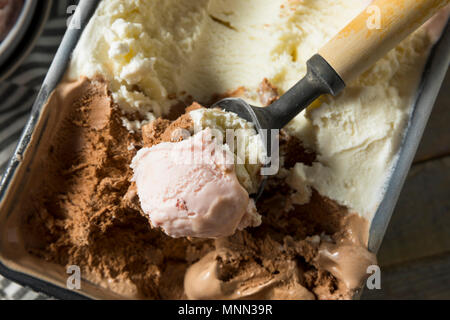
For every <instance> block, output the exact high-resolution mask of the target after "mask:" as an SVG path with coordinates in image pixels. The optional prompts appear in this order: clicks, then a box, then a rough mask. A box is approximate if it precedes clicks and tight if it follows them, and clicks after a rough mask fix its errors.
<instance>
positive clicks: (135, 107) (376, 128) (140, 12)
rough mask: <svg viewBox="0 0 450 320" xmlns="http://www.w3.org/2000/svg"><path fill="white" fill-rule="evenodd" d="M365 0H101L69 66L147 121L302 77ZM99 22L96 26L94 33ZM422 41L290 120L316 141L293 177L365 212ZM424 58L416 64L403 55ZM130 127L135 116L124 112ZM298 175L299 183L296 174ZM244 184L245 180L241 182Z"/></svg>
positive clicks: (399, 121)
mask: <svg viewBox="0 0 450 320" xmlns="http://www.w3.org/2000/svg"><path fill="white" fill-rule="evenodd" d="M368 4H370V1H369V0H365V1H361V0H348V1H336V0H320V1H286V0H265V1H260V0H247V1H241V0H227V1H225V0H196V1H175V0H172V1H156V0H155V1H134V0H133V1H131V0H126V1H103V2H102V3H101V4H100V7H99V8H98V10H97V12H96V14H95V16H94V18H93V19H92V20H91V21H90V23H89V26H88V27H87V30H86V32H84V33H83V36H82V38H81V42H80V44H79V45H78V46H77V49H76V50H75V52H74V56H73V59H72V64H71V67H70V69H69V75H70V77H72V78H78V76H80V75H88V76H94V75H95V74H97V73H99V74H102V75H104V76H105V77H106V78H107V79H108V80H109V81H110V83H111V85H110V86H111V90H112V94H113V98H114V100H115V101H116V102H117V103H118V104H119V105H120V106H121V107H122V109H123V110H124V111H125V112H128V113H133V112H138V113H141V114H142V115H143V116H142V117H143V119H142V120H143V121H151V120H152V119H154V117H159V116H161V115H164V114H167V113H168V112H169V111H170V108H171V106H172V105H175V104H177V103H180V101H184V100H185V99H187V98H188V96H192V97H193V98H194V99H195V100H197V101H200V102H206V103H207V102H208V101H211V100H212V99H213V97H214V96H215V95H216V94H222V93H224V92H229V91H231V90H235V89H236V88H238V87H241V86H242V87H245V90H244V98H245V99H247V101H249V102H250V103H252V104H254V105H260V102H259V101H258V99H257V92H258V85H259V84H260V83H261V81H262V80H263V79H264V78H267V79H268V80H269V81H270V83H271V84H273V85H274V86H275V87H277V88H278V89H279V91H280V93H283V92H285V91H286V90H288V89H289V88H290V87H291V86H292V85H294V84H295V83H296V82H297V81H298V80H299V79H300V78H302V77H303V76H304V75H305V74H306V61H307V60H308V59H309V58H310V57H311V56H312V55H313V54H315V53H316V52H317V51H318V50H319V49H320V48H321V47H322V46H323V45H324V44H325V43H326V42H327V41H328V40H329V39H331V38H332V37H333V36H334V35H335V34H336V33H337V32H338V31H339V30H340V29H342V28H343V27H344V26H345V25H346V24H347V23H348V22H349V21H350V20H351V19H352V18H353V17H355V16H356V15H357V14H358V13H359V12H361V10H363V9H364V8H365V7H366V6H367V5H368ZM94 30H95V31H94ZM428 49H429V40H428V37H427V36H426V35H424V32H423V31H419V32H417V33H416V35H415V36H412V37H410V38H409V39H407V40H406V41H404V42H403V43H402V44H401V45H400V46H399V47H398V48H397V49H396V50H393V51H392V52H391V53H389V55H388V56H387V57H385V58H384V59H383V60H381V61H380V62H379V63H377V64H376V65H375V66H374V67H373V68H371V70H369V71H368V72H366V73H365V74H364V75H362V76H361V77H360V78H359V79H358V80H357V81H355V82H354V83H352V84H350V85H349V86H348V88H347V89H346V90H345V92H344V93H343V94H341V95H340V96H339V97H336V98H333V97H324V98H322V99H320V100H319V101H317V102H316V103H315V106H313V107H310V108H309V109H308V110H307V111H306V112H303V113H302V114H300V115H299V116H297V117H296V119H294V120H293V121H292V123H291V124H290V125H289V126H288V127H287V131H288V133H289V134H291V135H293V136H295V137H298V138H300V139H301V140H302V141H303V143H304V144H305V145H306V146H307V147H309V148H311V149H312V150H314V151H315V152H316V153H317V154H318V155H319V157H318V161H317V162H315V163H314V164H313V166H310V167H309V166H305V165H303V164H299V165H298V166H296V167H295V168H294V169H292V170H291V173H290V177H288V179H289V181H290V184H291V185H292V186H294V187H295V186H296V187H295V188H297V189H301V190H300V192H299V194H298V195H297V198H298V199H300V198H302V199H300V200H298V201H300V202H305V201H307V199H308V190H310V188H315V189H317V190H318V191H319V192H320V193H321V194H323V195H325V196H327V197H329V198H331V199H334V200H336V201H338V202H339V203H341V204H343V205H346V206H348V207H349V208H351V209H352V210H354V211H356V212H358V213H359V214H361V215H362V216H364V217H366V218H367V219H369V220H371V219H372V217H373V215H374V213H375V211H376V209H377V207H378V204H379V203H380V201H381V199H382V197H383V193H384V191H383V190H384V186H385V184H386V181H387V180H388V178H389V175H390V172H391V170H392V168H393V166H394V164H395V159H396V154H397V151H398V149H399V146H400V142H401V140H402V133H403V132H404V129H405V127H406V125H407V123H408V119H409V115H410V112H411V102H412V99H413V98H414V92H415V90H416V88H417V84H418V81H419V79H420V75H421V70H422V67H423V65H424V63H425V59H426V54H425V53H426V52H427V50H428ZM418 56H421V57H423V59H421V60H420V63H418V64H417V62H416V65H415V66H411V65H410V63H409V61H412V60H414V61H417V57H418ZM124 123H125V124H126V125H127V126H128V127H129V128H130V129H135V128H139V127H140V123H139V122H136V121H134V122H131V121H127V120H126V119H125V120H124ZM296 177H300V178H301V179H302V180H301V181H300V180H299V181H294V180H295V179H296ZM247 187H248V186H247Z"/></svg>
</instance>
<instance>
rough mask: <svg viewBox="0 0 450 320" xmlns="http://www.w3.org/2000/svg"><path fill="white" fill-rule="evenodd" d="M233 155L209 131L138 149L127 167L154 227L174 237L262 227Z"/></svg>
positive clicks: (224, 233)
mask: <svg viewBox="0 0 450 320" xmlns="http://www.w3.org/2000/svg"><path fill="white" fill-rule="evenodd" d="M233 159H234V155H233V153H231V152H230V151H229V150H228V149H227V147H226V146H225V145H220V144H217V143H216V140H215V139H214V138H213V136H212V132H211V130H210V129H205V130H203V131H201V132H199V133H197V134H196V135H194V136H193V137H190V138H188V139H186V140H184V141H181V142H176V143H161V144H158V145H156V146H153V147H151V148H144V149H141V150H140V151H139V152H138V153H137V155H136V157H135V158H134V159H133V162H132V165H131V167H132V168H133V170H134V177H133V181H135V182H136V185H137V190H138V195H139V199H140V202H141V207H142V210H143V211H144V212H145V213H146V214H147V215H148V216H149V218H150V221H151V223H152V225H153V226H155V227H161V228H162V229H163V230H164V232H165V233H167V234H168V235H169V236H171V237H175V238H176V237H197V238H220V237H226V236H230V235H232V234H234V233H235V232H236V230H237V229H239V230H242V229H244V228H246V227H249V226H258V225H260V224H261V217H260V216H259V214H258V213H257V212H256V207H255V204H254V201H253V200H252V199H250V198H249V194H248V192H247V191H246V190H245V189H244V188H243V187H242V186H241V184H240V183H239V181H238V179H237V177H236V172H235V167H234V162H233ZM230 160H231V161H230Z"/></svg>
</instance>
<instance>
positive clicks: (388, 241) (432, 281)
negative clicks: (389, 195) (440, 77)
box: [362, 72, 450, 299]
mask: <svg viewBox="0 0 450 320" xmlns="http://www.w3.org/2000/svg"><path fill="white" fill-rule="evenodd" d="M449 106H450V72H449V73H448V74H447V77H446V79H445V82H444V84H443V86H442V89H441V92H440V95H439V97H438V99H437V101H436V105H435V107H434V110H433V113H432V115H431V117H430V120H429V122H428V126H427V129H426V131H425V134H424V137H423V140H422V142H421V145H420V147H419V150H418V153H417V155H416V159H415V163H414V165H413V166H412V168H411V171H410V173H409V175H408V179H407V180H406V183H405V186H404V188H403V191H402V194H401V196H400V199H399V202H398V204H397V207H396V209H395V211H394V214H393V216H392V220H391V223H390V225H389V228H388V230H387V233H386V236H385V238H384V240H383V244H382V246H381V249H380V252H379V254H378V260H379V264H380V267H381V290H365V292H364V294H363V297H362V298H363V299H450V110H449Z"/></svg>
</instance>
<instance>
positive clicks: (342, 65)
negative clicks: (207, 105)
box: [213, 0, 449, 194]
mask: <svg viewBox="0 0 450 320" xmlns="http://www.w3.org/2000/svg"><path fill="white" fill-rule="evenodd" d="M448 3H449V0H395V1H394V0H375V1H373V2H372V3H371V5H370V6H369V7H368V8H367V9H366V10H364V11H363V12H362V13H361V14H360V15H359V16H357V17H356V18H355V19H354V20H353V21H352V22H350V23H349V24H348V25H347V26H346V27H345V28H344V29H343V30H342V31H340V32H339V33H338V34H337V35H336V36H335V37H334V38H333V39H332V40H330V41H329V42H328V43H327V44H326V45H325V46H324V47H323V48H322V49H321V50H319V52H318V54H316V55H314V56H313V57H312V58H311V59H310V60H309V61H308V62H307V67H308V71H307V74H306V76H305V77H304V78H303V79H301V80H300V81H299V82H298V83H297V84H296V85H294V87H292V88H291V89H290V90H289V91H287V92H286V93H285V94H284V95H282V96H281V97H280V98H279V99H278V100H277V101H275V102H274V103H272V104H271V105H270V106H268V107H265V108H259V107H254V106H251V105H249V104H248V103H247V102H245V101H244V100H242V99H238V98H228V99H224V100H221V101H219V102H217V103H216V104H215V105H213V107H219V108H222V109H224V110H226V111H229V112H234V113H236V114H238V115H239V116H240V117H242V118H244V119H246V120H247V121H250V122H253V123H254V125H255V128H256V129H257V130H258V131H259V132H260V133H262V134H261V136H262V137H263V138H264V139H265V141H264V145H266V146H267V151H268V155H269V156H270V154H271V150H270V149H271V143H269V142H270V141H271V137H270V133H271V132H270V130H269V129H281V128H283V127H284V126H286V125H287V124H288V123H289V122H290V121H291V120H292V119H293V118H294V117H295V116H296V115H297V114H299V113H300V112H301V111H303V110H304V109H305V108H306V107H308V106H309V105H310V104H311V103H312V102H314V101H315V100H316V99H317V98H319V97H320V96H321V95H323V94H331V95H337V94H339V93H340V92H341V91H342V90H343V89H344V88H345V87H346V84H348V83H350V82H351V81H352V80H354V79H355V78H356V77H357V76H358V75H360V74H361V73H363V72H364V71H366V70H367V69H368V68H369V67H371V66H372V65H373V64H374V63H375V62H376V61H378V60H379V59H381V58H382V57H383V56H384V55H385V54H386V53H388V52H389V51H390V50H391V49H393V48H394V47H395V46H396V45H397V44H398V43H399V42H401V41H402V40H403V39H405V38H406V37H407V36H408V35H409V34H410V33H412V32H413V31H414V30H416V29H418V28H419V27H420V26H421V25H422V24H424V23H425V22H426V21H427V20H428V19H429V18H430V17H431V16H432V15H433V14H435V13H436V12H437V11H438V10H439V9H441V8H443V7H444V6H446V5H448ZM266 130H267V131H266ZM263 187H264V183H262V184H261V186H260V189H262V188H263ZM260 191H261V190H260ZM260 193H261V192H260ZM260 193H259V194H260Z"/></svg>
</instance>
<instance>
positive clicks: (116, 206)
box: [23, 78, 375, 299]
mask: <svg viewBox="0 0 450 320" xmlns="http://www.w3.org/2000/svg"><path fill="white" fill-rule="evenodd" d="M265 96H266V94H262V97H265ZM49 105H50V106H51V107H53V108H60V109H61V110H62V111H63V114H62V115H61V118H60V120H59V122H60V124H59V128H58V130H56V131H55V134H54V138H53V141H52V142H51V143H50V144H49V147H48V150H47V154H46V155H45V156H44V157H42V159H40V160H39V163H40V169H41V175H40V179H39V180H36V181H34V182H33V185H36V186H39V188H33V190H32V191H31V199H32V201H31V202H30V204H29V206H28V207H27V211H28V214H27V216H26V219H24V221H23V230H24V231H25V232H24V238H25V239H26V243H27V248H28V251H29V252H30V253H31V254H33V255H36V256H38V257H41V258H44V259H46V260H47V261H49V262H53V263H56V264H60V265H73V264H75V265H79V266H81V268H82V275H83V277H84V278H85V279H87V280H89V281H91V282H93V283H96V284H98V285H100V286H103V287H107V288H109V289H111V290H112V291H114V292H116V293H118V294H120V295H121V296H122V297H124V298H146V299H180V298H206V299H214V298H224V299H246V298H254V299H256V298H258V299H266V298H267V299H269V298H270V299H272V298H273V299H315V298H319V299H329V298H351V297H352V295H353V294H354V290H355V289H357V288H358V287H359V284H360V283H361V281H362V278H363V276H364V275H365V268H366V266H367V265H368V264H373V263H375V258H374V256H373V255H371V254H369V253H368V252H367V250H366V249H365V248H366V245H367V225H368V224H367V222H366V221H364V219H363V218H360V217H359V216H357V215H352V214H350V213H349V212H348V210H347V209H346V208H344V207H342V206H339V205H338V204H336V203H335V202H334V201H332V200H329V199H327V198H324V197H322V196H320V195H319V194H318V193H317V192H314V193H313V200H312V201H311V202H310V203H309V204H307V205H304V206H297V205H293V204H292V203H291V202H290V200H289V197H286V195H289V194H291V193H293V192H294V191H293V190H292V189H290V187H289V186H288V185H287V184H286V183H285V182H284V180H283V179H273V180H272V181H271V183H270V187H269V188H268V189H267V190H266V192H265V194H264V195H263V197H262V200H261V201H260V202H258V210H259V212H261V214H262V216H263V223H262V225H261V227H259V228H255V229H247V230H244V231H238V232H237V233H236V234H235V235H234V236H232V237H230V238H222V239H219V240H216V241H213V240H205V239H187V238H180V239H174V238H171V237H169V236H167V235H165V234H164V232H162V231H161V230H159V229H157V228H152V227H151V224H150V222H149V221H148V219H147V217H146V216H145V215H144V214H143V212H142V211H141V209H140V203H139V200H138V198H137V194H136V188H135V186H134V184H133V183H132V182H131V176H132V170H131V168H130V166H129V164H130V163H131V159H132V158H133V157H134V155H135V154H136V152H137V151H138V149H140V148H142V147H144V146H146V147H151V146H152V145H157V144H158V143H161V142H170V141H173V137H174V135H173V132H174V131H176V130H177V129H179V128H186V129H189V128H191V127H192V125H193V123H192V120H191V119H190V117H189V111H191V110H192V109H196V108H197V109H198V108H200V107H201V106H199V105H198V104H194V105H193V106H191V107H190V108H188V111H187V113H186V114H184V115H182V116H181V117H180V118H179V119H177V120H175V121H170V120H167V119H162V118H161V119H158V120H156V121H154V122H152V123H150V124H148V125H146V126H144V127H143V130H142V133H130V132H129V131H128V130H126V129H125V128H124V127H123V126H122V122H121V116H122V114H121V111H120V110H119V108H118V107H117V106H116V105H115V104H114V103H113V102H112V99H111V97H110V95H109V93H108V90H107V85H106V82H105V81H104V80H102V79H100V78H98V79H94V80H88V79H87V78H82V79H80V80H79V81H77V82H74V83H63V84H61V85H60V86H59V87H58V89H57V90H56V91H55V92H54V93H53V95H52V97H51V98H50V101H49ZM281 142H282V145H281V149H282V153H283V155H284V156H285V158H286V159H285V163H286V164H287V166H288V167H289V165H290V164H293V163H297V162H302V163H305V164H306V165H308V164H311V161H312V160H313V159H314V154H313V153H312V152H311V151H307V150H306V149H304V148H303V147H302V146H301V143H300V142H299V141H298V140H296V139H295V138H292V137H289V136H288V135H286V134H282V140H281ZM349 222H355V223H349ZM355 237H356V238H355ZM347 248H351V250H353V252H357V251H361V252H363V255H362V257H366V258H365V259H364V258H363V259H362V258H361V256H360V255H355V256H354V257H352V256H351V255H346V256H345V259H355V261H354V263H350V264H346V263H345V261H333V258H330V257H329V255H328V254H326V253H325V252H327V250H328V251H333V252H336V251H337V252H339V251H340V250H347ZM333 257H334V256H333ZM349 265H351V266H352V267H353V268H354V269H352V270H351V272H349V270H348V266H349ZM208 268H213V269H214V270H215V272H214V273H212V275H215V278H212V279H211V281H207V282H205V281H203V282H197V281H196V279H197V278H198V277H199V275H200V274H201V273H202V272H203V271H204V270H205V269H208ZM187 270H189V271H188V272H187V273H186V271H187ZM353 271H357V272H353ZM185 273H186V278H185ZM200 285H204V286H205V288H203V287H202V286H200ZM211 286H213V287H212V288H211ZM204 289H205V290H204Z"/></svg>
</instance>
